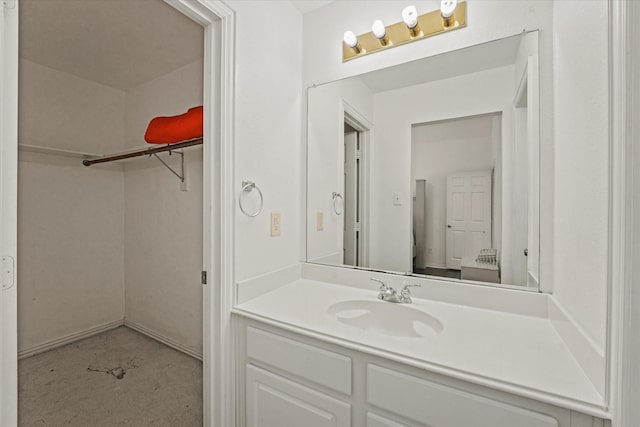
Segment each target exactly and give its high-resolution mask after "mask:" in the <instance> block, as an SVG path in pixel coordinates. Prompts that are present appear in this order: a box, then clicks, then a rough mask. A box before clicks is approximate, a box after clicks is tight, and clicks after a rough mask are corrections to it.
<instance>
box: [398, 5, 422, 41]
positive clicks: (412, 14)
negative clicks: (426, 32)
mask: <svg viewBox="0 0 640 427" xmlns="http://www.w3.org/2000/svg"><path fill="white" fill-rule="evenodd" d="M402 20H403V21H404V23H405V24H407V28H408V29H409V34H411V37H417V36H419V35H420V26H419V25H418V9H416V7H415V6H407V7H405V8H404V9H402Z"/></svg>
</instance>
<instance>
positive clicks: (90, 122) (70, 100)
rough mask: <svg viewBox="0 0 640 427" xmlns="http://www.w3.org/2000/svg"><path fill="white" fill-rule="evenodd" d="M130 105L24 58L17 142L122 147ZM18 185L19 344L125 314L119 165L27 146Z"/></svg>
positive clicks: (109, 92) (28, 345)
mask: <svg viewBox="0 0 640 427" xmlns="http://www.w3.org/2000/svg"><path fill="white" fill-rule="evenodd" d="M123 111H124V93H122V92H120V91H118V90H115V89H112V88H108V87H106V86H102V85H99V84H96V83H93V82H89V81H87V80H83V79H80V78H77V77H75V76H72V75H69V74H66V73H62V72H59V71H55V70H52V69H50V68H46V67H43V66H40V65H38V64H35V63H33V62H30V61H24V60H23V61H20V112H19V114H20V116H19V117H20V122H19V143H20V144H29V145H39V146H48V147H59V148H66V149H71V150H80V151H84V152H87V151H88V152H92V151H101V147H103V146H110V145H112V146H119V145H120V144H121V143H122V135H123V121H122V119H123ZM120 147H121V146H120ZM18 185H19V190H18V191H19V198H18V218H19V220H18V274H19V276H20V283H19V288H18V348H19V351H24V350H27V349H32V348H33V347H34V346H38V345H40V344H44V343H46V342H48V341H51V340H54V339H58V338H61V337H64V336H67V335H70V334H74V333H78V332H82V331H85V330H87V329H91V328H94V327H97V326H100V325H103V324H106V323H110V322H114V321H118V320H121V319H122V317H123V315H124V306H123V298H124V180H123V176H122V171H121V169H120V168H118V167H115V168H114V167H106V168H101V167H93V168H91V169H89V168H86V167H84V166H82V164H81V163H80V160H79V159H65V158H60V157H58V156H48V155H46V156H45V155H35V154H29V153H24V152H21V153H20V162H19V174H18Z"/></svg>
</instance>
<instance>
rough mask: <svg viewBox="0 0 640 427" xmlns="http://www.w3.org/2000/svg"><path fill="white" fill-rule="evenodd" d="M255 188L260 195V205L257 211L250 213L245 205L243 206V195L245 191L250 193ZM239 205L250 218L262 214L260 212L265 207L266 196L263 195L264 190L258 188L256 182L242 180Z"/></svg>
mask: <svg viewBox="0 0 640 427" xmlns="http://www.w3.org/2000/svg"><path fill="white" fill-rule="evenodd" d="M254 188H255V189H256V190H257V191H258V195H259V196H260V207H259V208H258V210H256V211H255V212H253V213H249V212H247V211H246V210H245V209H244V206H242V195H243V194H244V193H250V192H251V191H253V189H254ZM238 205H239V206H240V210H241V211H242V213H243V214H245V215H246V216H248V217H250V218H255V217H257V216H258V215H260V212H262V208H263V207H264V198H263V197H262V191H260V188H258V186H257V185H256V183H255V182H253V181H242V189H241V190H240V195H239V196H238Z"/></svg>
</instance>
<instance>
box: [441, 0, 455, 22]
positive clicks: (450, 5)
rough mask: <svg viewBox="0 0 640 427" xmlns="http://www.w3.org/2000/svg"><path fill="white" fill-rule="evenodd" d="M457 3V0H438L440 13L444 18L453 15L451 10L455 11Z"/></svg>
mask: <svg viewBox="0 0 640 427" xmlns="http://www.w3.org/2000/svg"><path fill="white" fill-rule="evenodd" d="M457 5H458V1H457V0H442V1H441V2H440V14H441V15H442V17H443V18H444V19H449V18H451V17H452V16H453V12H455V11H456V6H457Z"/></svg>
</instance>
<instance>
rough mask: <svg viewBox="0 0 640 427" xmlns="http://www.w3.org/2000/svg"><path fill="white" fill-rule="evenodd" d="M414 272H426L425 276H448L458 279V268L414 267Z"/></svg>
mask: <svg viewBox="0 0 640 427" xmlns="http://www.w3.org/2000/svg"><path fill="white" fill-rule="evenodd" d="M413 272H414V273H415V274H426V275H427V276H439V277H448V278H451V279H460V270H448V269H446V268H431V267H426V268H415V267H414V269H413Z"/></svg>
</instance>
